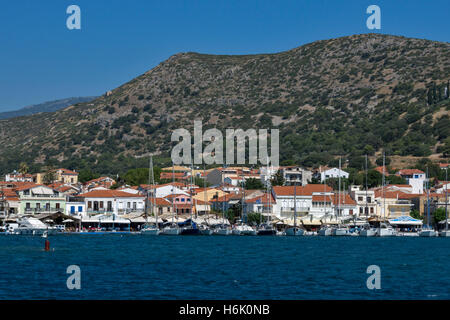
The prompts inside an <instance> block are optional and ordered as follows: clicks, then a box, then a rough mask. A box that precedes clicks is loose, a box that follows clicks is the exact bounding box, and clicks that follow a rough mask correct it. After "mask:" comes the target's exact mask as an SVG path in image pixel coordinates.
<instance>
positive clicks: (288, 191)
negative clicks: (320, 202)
mask: <svg viewBox="0 0 450 320" xmlns="http://www.w3.org/2000/svg"><path fill="white" fill-rule="evenodd" d="M273 191H274V192H275V194H276V195H277V196H293V195H294V186H275V187H273ZM332 191H333V189H332V188H331V187H330V186H328V185H323V184H307V185H305V186H302V187H300V186H297V190H296V193H297V195H298V196H310V195H312V194H313V193H319V192H332Z"/></svg>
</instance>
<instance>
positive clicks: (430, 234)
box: [419, 229, 438, 237]
mask: <svg viewBox="0 0 450 320" xmlns="http://www.w3.org/2000/svg"><path fill="white" fill-rule="evenodd" d="M437 235H438V234H437V232H436V231H434V230H433V229H424V230H422V231H420V232H419V236H420V237H437Z"/></svg>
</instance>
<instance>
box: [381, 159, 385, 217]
mask: <svg viewBox="0 0 450 320" xmlns="http://www.w3.org/2000/svg"><path fill="white" fill-rule="evenodd" d="M385 163H386V154H385V153H384V151H383V177H382V178H381V179H382V183H381V184H382V186H381V187H382V188H383V192H382V193H383V222H384V221H385V220H386V197H385V196H384V185H385V184H386V176H385V172H384V165H385ZM380 225H381V224H380Z"/></svg>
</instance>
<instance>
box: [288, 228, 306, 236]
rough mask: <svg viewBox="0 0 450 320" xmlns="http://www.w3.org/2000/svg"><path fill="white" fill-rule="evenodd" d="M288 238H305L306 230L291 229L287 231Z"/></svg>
mask: <svg viewBox="0 0 450 320" xmlns="http://www.w3.org/2000/svg"><path fill="white" fill-rule="evenodd" d="M285 232H286V235H287V236H303V235H305V230H304V229H302V228H299V227H291V228H287V229H286V231H285Z"/></svg>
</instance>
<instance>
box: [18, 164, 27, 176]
mask: <svg viewBox="0 0 450 320" xmlns="http://www.w3.org/2000/svg"><path fill="white" fill-rule="evenodd" d="M28 170H29V168H28V165H27V164H26V162H21V163H20V165H19V172H20V173H21V174H26V173H28Z"/></svg>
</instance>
